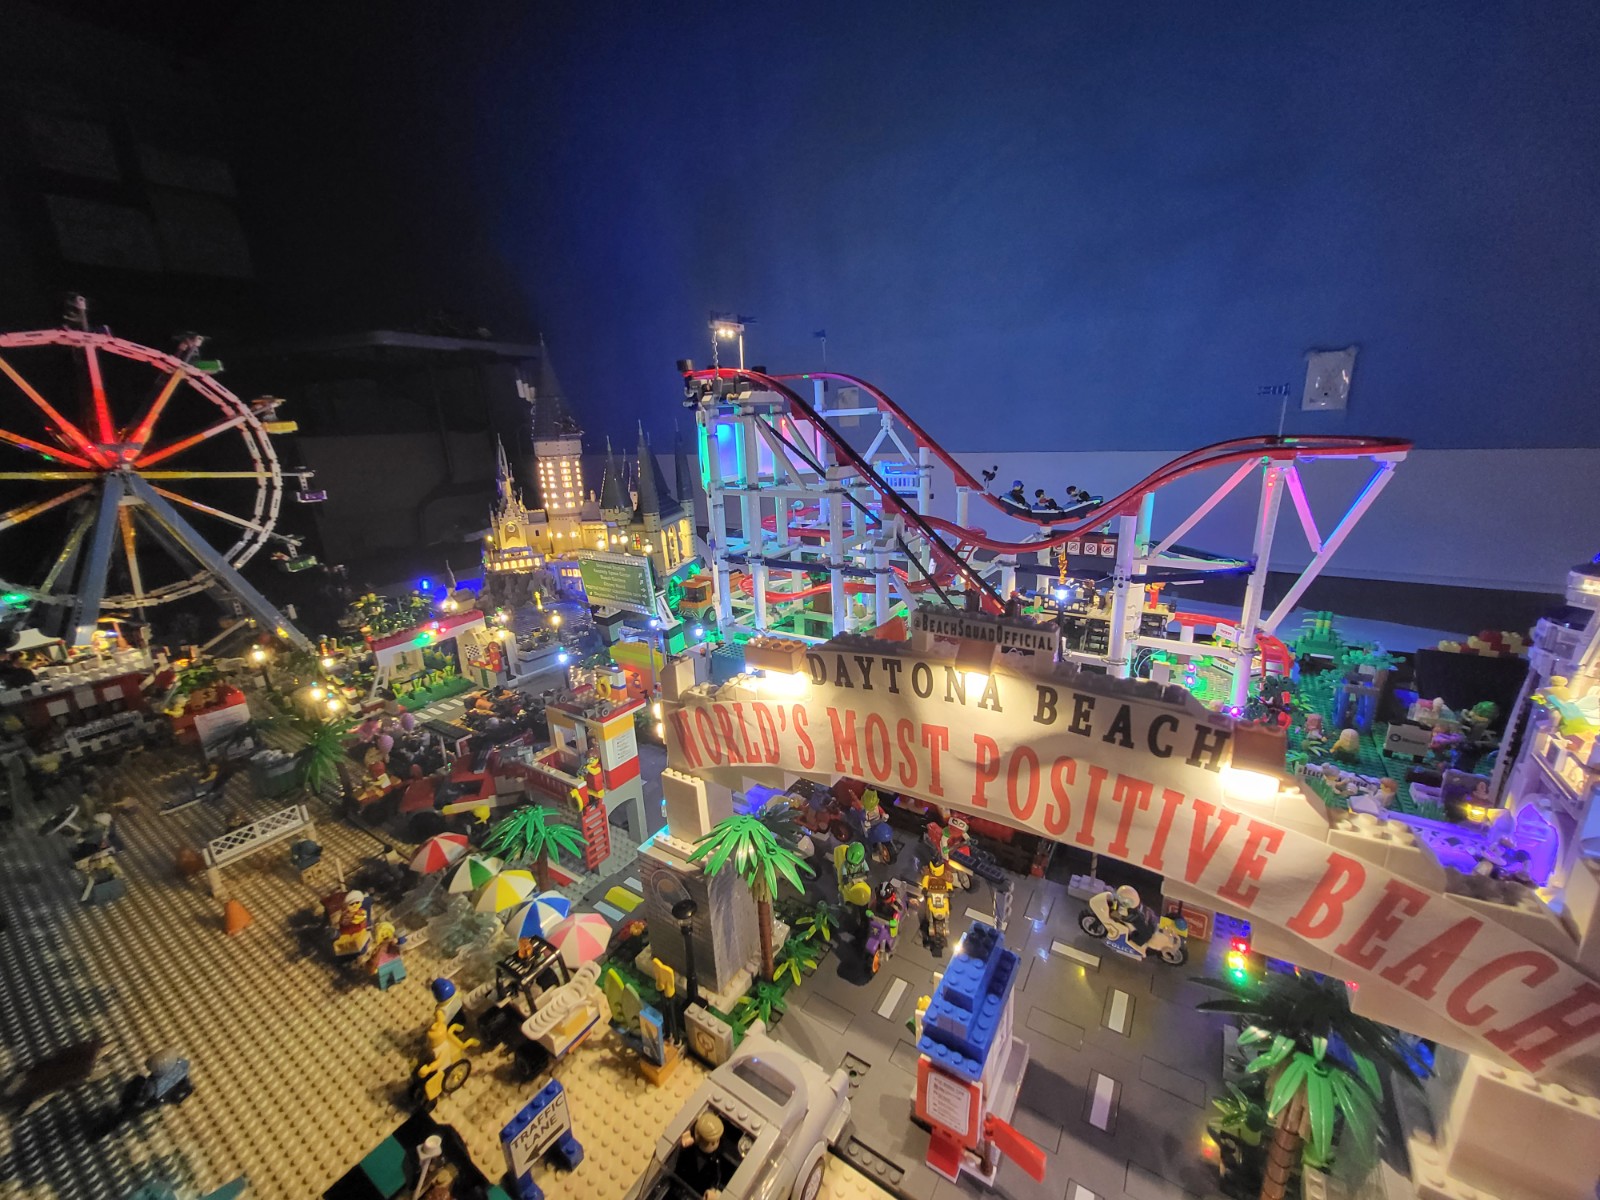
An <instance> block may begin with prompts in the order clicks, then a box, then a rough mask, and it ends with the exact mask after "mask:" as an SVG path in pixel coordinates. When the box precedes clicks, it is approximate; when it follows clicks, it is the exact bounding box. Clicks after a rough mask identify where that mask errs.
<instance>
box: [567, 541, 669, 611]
mask: <svg viewBox="0 0 1600 1200" xmlns="http://www.w3.org/2000/svg"><path fill="white" fill-rule="evenodd" d="M578 570H579V572H580V573H581V574H582V576H583V590H584V593H585V594H586V595H587V596H588V597H589V603H590V604H594V605H598V606H600V607H610V608H620V609H623V610H625V611H627V612H636V613H645V614H647V615H654V613H655V611H656V609H655V601H656V592H655V585H654V584H653V583H652V582H651V580H650V560H649V559H648V558H639V557H637V556H635V555H632V554H602V553H599V552H595V553H592V554H586V555H584V556H583V558H581V559H579V560H578Z"/></svg>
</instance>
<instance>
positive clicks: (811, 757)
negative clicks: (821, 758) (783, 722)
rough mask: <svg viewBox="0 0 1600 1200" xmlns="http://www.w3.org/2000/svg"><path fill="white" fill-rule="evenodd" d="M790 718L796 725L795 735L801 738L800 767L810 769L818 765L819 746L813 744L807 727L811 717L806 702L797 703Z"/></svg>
mask: <svg viewBox="0 0 1600 1200" xmlns="http://www.w3.org/2000/svg"><path fill="white" fill-rule="evenodd" d="M790 720H791V722H792V723H793V725H794V736H795V737H797V738H799V739H800V767H801V769H802V770H805V771H809V770H810V769H811V768H812V767H814V766H816V765H817V748H816V746H815V745H813V744H812V742H811V734H810V732H809V731H808V730H807V729H806V726H807V725H808V724H809V723H810V721H811V718H810V717H808V716H807V715H806V706H805V705H804V704H796V705H795V706H794V710H793V712H792V713H791V714H790Z"/></svg>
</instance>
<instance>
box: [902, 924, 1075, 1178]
mask: <svg viewBox="0 0 1600 1200" xmlns="http://www.w3.org/2000/svg"><path fill="white" fill-rule="evenodd" d="M1017 964H1018V958H1017V955H1016V954H1015V953H1014V952H1013V951H1010V950H1007V949H1006V948H1005V941H1004V939H1003V938H1002V937H1001V935H1000V932H999V931H998V930H997V929H995V928H994V927H993V926H992V925H983V924H975V925H973V926H972V928H970V929H969V930H967V934H966V937H965V939H964V940H963V943H962V950H961V953H959V954H957V955H956V956H955V958H953V959H952V960H951V962H950V968H949V970H947V971H946V972H945V974H944V978H943V979H941V980H940V982H939V987H938V989H937V990H936V991H935V992H934V994H933V998H932V1000H930V1001H929V1004H928V1009H927V1012H926V1013H925V1014H924V1015H923V1020H922V1036H921V1038H920V1039H919V1040H918V1042H917V1051H918V1053H919V1054H920V1056H921V1057H920V1058H919V1059H918V1061H917V1094H916V1115H917V1117H918V1118H919V1119H921V1120H923V1121H926V1122H927V1123H928V1125H929V1126H930V1127H931V1128H932V1131H933V1136H932V1137H931V1138H930V1140H929V1142H928V1159H927V1162H928V1166H930V1167H931V1168H933V1169H934V1170H935V1171H937V1172H938V1173H939V1174H941V1175H943V1176H944V1177H945V1178H946V1179H949V1180H950V1181H952V1182H958V1181H959V1180H960V1178H961V1173H962V1172H963V1171H967V1172H969V1173H970V1174H972V1175H974V1176H976V1177H977V1178H979V1179H981V1180H983V1182H984V1183H986V1184H989V1185H990V1186H993V1184H994V1181H995V1176H996V1175H997V1174H998V1172H999V1169H1000V1156H1001V1155H1002V1154H1003V1155H1005V1156H1006V1157H1008V1158H1010V1159H1011V1160H1012V1161H1013V1162H1015V1163H1016V1164H1017V1165H1018V1166H1019V1167H1021V1168H1022V1169H1023V1170H1024V1171H1026V1172H1027V1173H1028V1174H1029V1175H1031V1176H1033V1178H1035V1179H1040V1180H1042V1179H1043V1178H1044V1151H1043V1150H1041V1149H1040V1148H1039V1147H1038V1146H1036V1145H1034V1144H1033V1143H1032V1142H1030V1141H1029V1140H1028V1139H1027V1138H1025V1137H1023V1136H1022V1135H1021V1134H1020V1133H1018V1132H1017V1131H1016V1130H1015V1129H1013V1128H1012V1127H1011V1125H1010V1118H1011V1114H1012V1112H1013V1111H1014V1110H1015V1108H1016V1103H1017V1093H1018V1092H1019V1091H1020V1090H1021V1087H1022V1077H1023V1075H1024V1073H1025V1072H1026V1071H1027V1069H1028V1045H1027V1043H1026V1042H1024V1041H1022V1040H1021V1039H1019V1038H1016V1037H1013V1036H1012V1033H1011V1021H1012V1011H1011V1010H1012V992H1013V985H1014V984H1015V982H1016V973H1017Z"/></svg>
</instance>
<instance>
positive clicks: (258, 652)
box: [250, 646, 272, 692]
mask: <svg viewBox="0 0 1600 1200" xmlns="http://www.w3.org/2000/svg"><path fill="white" fill-rule="evenodd" d="M270 657H271V656H270V655H269V654H268V653H267V648H266V647H265V646H257V647H255V648H254V649H253V650H251V651H250V661H251V662H253V663H255V664H256V666H258V667H260V668H261V682H262V683H263V684H265V685H266V689H267V691H269V692H270V691H271V690H272V673H271V671H270V670H268V668H267V663H268V661H269V659H270Z"/></svg>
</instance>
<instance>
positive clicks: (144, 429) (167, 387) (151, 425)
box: [127, 367, 189, 447]
mask: <svg viewBox="0 0 1600 1200" xmlns="http://www.w3.org/2000/svg"><path fill="white" fill-rule="evenodd" d="M188 377H189V372H187V371H185V370H184V369H183V368H182V367H179V368H178V369H177V370H176V371H174V372H173V373H172V374H171V375H168V376H167V382H166V383H165V384H163V385H162V387H161V391H160V392H158V393H157V394H156V398H155V400H154V401H153V402H152V403H151V405H150V410H149V411H148V412H147V413H145V414H144V416H143V417H141V418H140V420H139V424H138V425H136V426H135V427H134V430H133V432H132V433H131V434H129V435H128V438H127V440H128V441H129V442H131V443H132V444H133V445H134V446H138V447H143V446H144V444H145V443H146V442H148V441H149V440H150V434H151V432H152V431H153V430H154V429H155V427H156V421H157V419H158V418H159V417H160V416H161V411H162V409H164V408H166V407H167V401H169V400H171V399H172V395H173V393H174V392H176V391H177V390H178V385H179V384H181V383H182V382H183V381H184V380H185V379H187V378H188Z"/></svg>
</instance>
